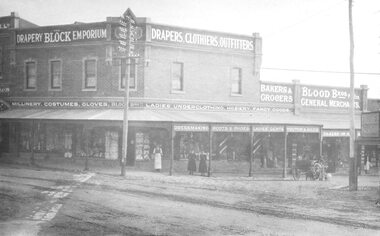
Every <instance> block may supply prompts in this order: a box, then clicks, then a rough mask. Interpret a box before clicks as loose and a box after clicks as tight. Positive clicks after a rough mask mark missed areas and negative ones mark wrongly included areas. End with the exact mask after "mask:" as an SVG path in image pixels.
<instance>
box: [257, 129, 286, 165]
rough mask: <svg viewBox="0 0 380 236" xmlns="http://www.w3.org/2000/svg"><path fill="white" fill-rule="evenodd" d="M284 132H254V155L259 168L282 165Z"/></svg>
mask: <svg viewBox="0 0 380 236" xmlns="http://www.w3.org/2000/svg"><path fill="white" fill-rule="evenodd" d="M284 138H285V136H284V133H267V132H265V133H264V132H256V133H254V138H253V140H254V149H253V152H254V155H255V159H256V160H257V161H258V163H259V166H260V167H261V168H277V167H282V166H283V162H284V158H283V157H284Z"/></svg>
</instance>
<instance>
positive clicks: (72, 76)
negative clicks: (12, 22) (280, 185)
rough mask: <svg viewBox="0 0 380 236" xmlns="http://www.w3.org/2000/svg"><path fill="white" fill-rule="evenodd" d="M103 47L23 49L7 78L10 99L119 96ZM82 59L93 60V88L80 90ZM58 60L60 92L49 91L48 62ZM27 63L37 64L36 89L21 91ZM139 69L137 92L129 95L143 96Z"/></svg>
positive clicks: (116, 73) (116, 74)
mask: <svg viewBox="0 0 380 236" xmlns="http://www.w3.org/2000/svg"><path fill="white" fill-rule="evenodd" d="M105 53H106V46H105V45H104V44H100V45H91V46H86V45H81V46H60V47H43V48H23V49H17V51H16V66H15V67H14V68H13V73H12V75H11V77H12V78H11V79H12V87H11V96H14V97H24V96H27V97H122V96H123V94H124V92H123V91H120V90H119V70H118V68H117V67H116V66H115V65H110V64H107V63H106V61H105ZM85 58H95V59H96V60H97V89H96V91H82V87H83V84H82V83H83V64H84V59H85ZM52 59H59V60H62V90H61V91H51V90H49V60H52ZM27 60H34V61H36V62H37V90H36V91H25V89H24V87H25V85H24V84H25V71H24V70H25V66H24V63H25V61H27ZM142 74H143V68H142V66H138V76H137V78H138V83H137V84H138V85H137V88H138V90H137V91H131V96H142V95H143V89H142V88H143V82H142V81H143V78H142Z"/></svg>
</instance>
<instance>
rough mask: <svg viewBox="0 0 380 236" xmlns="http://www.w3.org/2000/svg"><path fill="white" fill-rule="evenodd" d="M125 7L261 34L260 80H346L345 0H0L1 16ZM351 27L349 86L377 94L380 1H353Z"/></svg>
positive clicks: (79, 15) (84, 13)
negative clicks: (352, 78) (352, 48)
mask: <svg viewBox="0 0 380 236" xmlns="http://www.w3.org/2000/svg"><path fill="white" fill-rule="evenodd" d="M128 7H129V8H131V10H132V11H133V12H134V13H135V15H136V16H137V17H149V18H150V19H151V21H152V22H154V23H162V24H167V25H174V26H179V27H189V28H196V29H204V30H212V31H221V32H228V33H236V34H243V35H252V33H259V34H260V36H261V37H262V39H263V61H262V70H261V80H263V81H273V82H285V83H291V82H292V81H293V80H299V81H300V82H301V84H312V85H325V86H339V87H349V86H350V74H349V49H350V44H349V30H348V29H349V27H348V26H349V24H348V0H48V1H46V0H12V1H10V0H0V16H6V15H10V12H12V11H15V12H17V13H18V14H19V16H20V17H21V18H24V19H26V20H28V21H31V22H33V23H35V24H37V25H40V26H47V25H62V24H71V23H74V22H75V21H79V22H88V23H90V22H100V21H105V20H106V17H107V16H121V15H122V14H123V13H124V11H125V10H126V9H127V8H128ZM353 27H354V44H355V51H354V67H355V69H354V70H355V72H356V74H355V87H359V86H360V85H367V86H368V88H369V90H368V96H369V98H380V1H379V0H360V1H359V0H356V1H355V0H354V5H353ZM342 72H344V73H342Z"/></svg>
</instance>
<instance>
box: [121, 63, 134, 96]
mask: <svg viewBox="0 0 380 236" xmlns="http://www.w3.org/2000/svg"><path fill="white" fill-rule="evenodd" d="M126 69H127V60H126V59H121V62H120V69H119V75H120V76H119V78H120V82H119V84H120V87H119V89H120V90H124V88H125V77H126V73H127V71H126ZM136 82H137V63H136V59H134V58H131V59H130V62H129V81H128V85H129V89H131V90H136V88H137V86H136Z"/></svg>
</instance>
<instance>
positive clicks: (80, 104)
mask: <svg viewBox="0 0 380 236" xmlns="http://www.w3.org/2000/svg"><path fill="white" fill-rule="evenodd" d="M10 104H11V106H12V107H24V108H38V107H41V108H122V107H123V106H124V105H123V104H124V103H123V102H108V101H49V102H47V101H46V102H41V101H29V102H24V101H11V102H10Z"/></svg>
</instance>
